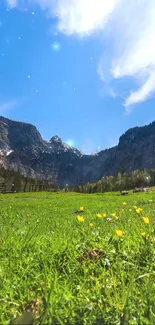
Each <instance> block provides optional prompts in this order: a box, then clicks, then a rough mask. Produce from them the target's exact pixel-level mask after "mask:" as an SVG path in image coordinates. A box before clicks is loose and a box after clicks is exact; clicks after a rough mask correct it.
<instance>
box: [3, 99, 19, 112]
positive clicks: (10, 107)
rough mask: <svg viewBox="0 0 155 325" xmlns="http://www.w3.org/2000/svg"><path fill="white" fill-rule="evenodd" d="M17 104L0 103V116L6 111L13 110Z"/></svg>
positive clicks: (10, 102) (14, 102)
mask: <svg viewBox="0 0 155 325" xmlns="http://www.w3.org/2000/svg"><path fill="white" fill-rule="evenodd" d="M17 104H18V103H17V101H8V102H5V103H0V114H3V113H5V112H6V111H8V110H10V109H12V108H14V107H15V106H17Z"/></svg>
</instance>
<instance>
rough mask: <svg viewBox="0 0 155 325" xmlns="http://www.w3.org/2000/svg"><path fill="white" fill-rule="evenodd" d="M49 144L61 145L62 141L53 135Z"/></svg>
mask: <svg viewBox="0 0 155 325" xmlns="http://www.w3.org/2000/svg"><path fill="white" fill-rule="evenodd" d="M49 142H50V143H59V144H60V143H61V144H62V140H61V138H59V137H58V135H55V136H53V137H52V138H51V139H50V141H49Z"/></svg>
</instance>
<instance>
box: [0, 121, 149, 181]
mask: <svg viewBox="0 0 155 325" xmlns="http://www.w3.org/2000/svg"><path fill="white" fill-rule="evenodd" d="M0 163H1V165H3V166H5V167H6V168H13V169H14V170H19V171H21V172H22V173H23V174H25V175H30V176H32V177H33V176H37V177H40V178H44V179H49V180H50V179H51V180H55V181H57V182H59V183H60V184H61V185H62V186H64V185H65V184H80V183H86V182H95V181H97V180H99V179H100V178H101V177H103V176H104V175H115V174H117V173H118V172H125V171H126V172H129V171H132V170H135V169H142V168H155V122H153V123H151V124H150V125H148V126H144V127H135V128H132V129H129V130H128V131H127V132H126V133H125V134H123V135H122V136H121V137H120V139H119V144H118V145H117V146H115V147H114V148H110V149H108V150H104V151H101V152H99V153H97V154H95V155H84V154H82V153H81V152H80V151H79V150H77V149H75V148H73V147H70V146H69V145H67V144H65V143H63V142H62V140H61V139H60V138H59V137H58V136H54V137H52V138H51V140H50V141H49V142H47V141H44V140H43V139H42V137H41V135H40V133H39V132H38V130H37V129H36V127H35V126H33V125H31V124H28V123H22V122H15V121H12V120H9V119H7V118H4V117H2V116H0Z"/></svg>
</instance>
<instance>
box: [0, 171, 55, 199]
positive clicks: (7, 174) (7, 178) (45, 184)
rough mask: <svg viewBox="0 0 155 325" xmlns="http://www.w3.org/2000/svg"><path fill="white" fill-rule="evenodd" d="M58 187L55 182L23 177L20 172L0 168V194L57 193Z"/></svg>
mask: <svg viewBox="0 0 155 325" xmlns="http://www.w3.org/2000/svg"><path fill="white" fill-rule="evenodd" d="M58 189H59V185H58V184H57V183H56V182H50V181H45V180H40V179H38V178H37V177H35V178H30V177H26V176H23V175H22V174H21V173H20V172H18V171H17V172H15V171H14V170H9V169H5V168H4V167H1V168H0V192H1V193H8V192H12V193H13V192H34V191H57V190H58Z"/></svg>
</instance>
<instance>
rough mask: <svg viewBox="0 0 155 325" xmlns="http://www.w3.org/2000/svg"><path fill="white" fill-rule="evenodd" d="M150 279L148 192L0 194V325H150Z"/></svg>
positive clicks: (153, 303)
mask: <svg viewBox="0 0 155 325" xmlns="http://www.w3.org/2000/svg"><path fill="white" fill-rule="evenodd" d="M150 200H152V201H150ZM124 201H125V203H126V204H124V205H123V204H122V203H123V202H124ZM135 205H136V206H137V208H141V209H142V211H140V210H139V209H138V210H137V209H136V207H133V206H135ZM80 206H82V207H84V211H82V212H79V213H75V210H79V209H80ZM81 210H82V208H81ZM136 210H137V211H136ZM103 215H104V216H103ZM79 216H80V217H83V218H82V219H80V218H79ZM77 217H78V218H77ZM143 217H147V218H148V219H147V221H148V222H149V223H145V222H146V219H143ZM118 230H119V231H120V232H118ZM95 249H96V250H95ZM154 280H155V193H144V194H143V193H137V194H129V196H127V197H122V196H120V195H119V194H118V193H107V194H90V195H85V194H75V193H58V194H57V193H25V194H14V195H0V324H2V325H6V324H16V323H18V324H19V323H20V324H28V317H29V316H31V314H33V315H35V320H34V324H36V325H44V324H45V325H50V324H52V325H53V324H54V325H56V324H60V325H61V324H67V325H74V324H76V325H84V324H85V325H86V324H87V325H100V324H102V325H137V324H139V325H144V324H146V325H147V324H150V325H153V324H155V299H154V297H155V281H154ZM27 304H29V307H26V305H27ZM26 310H27V311H30V310H31V313H30V312H29V313H28V312H27V314H26ZM24 311H25V314H23V313H24ZM22 314H23V319H22V320H21V319H18V317H20V315H22ZM25 319H26V320H27V322H26V323H24V322H25ZM29 324H30V323H29Z"/></svg>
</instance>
